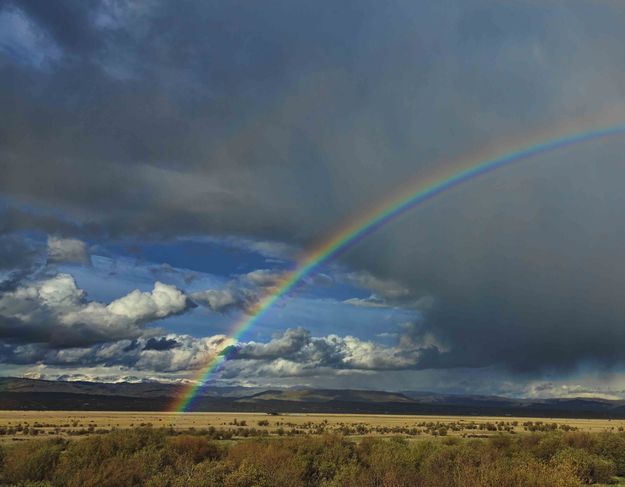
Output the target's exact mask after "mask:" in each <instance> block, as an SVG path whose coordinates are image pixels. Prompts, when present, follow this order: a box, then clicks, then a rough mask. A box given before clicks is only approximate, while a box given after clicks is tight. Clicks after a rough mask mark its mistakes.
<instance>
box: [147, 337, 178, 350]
mask: <svg viewBox="0 0 625 487" xmlns="http://www.w3.org/2000/svg"><path fill="white" fill-rule="evenodd" d="M178 345H179V344H178V342H177V341H176V340H174V339H173V338H166V337H161V338H154V337H151V338H149V339H148V341H147V342H145V346H144V347H143V350H159V351H162V350H171V349H172V348H176V347H177V346H178Z"/></svg>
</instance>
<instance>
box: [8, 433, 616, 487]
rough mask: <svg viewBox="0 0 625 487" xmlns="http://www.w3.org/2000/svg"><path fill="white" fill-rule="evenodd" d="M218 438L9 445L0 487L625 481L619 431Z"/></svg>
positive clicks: (433, 486) (432, 486) (123, 437)
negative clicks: (464, 436)
mask: <svg viewBox="0 0 625 487" xmlns="http://www.w3.org/2000/svg"><path fill="white" fill-rule="evenodd" d="M219 438H223V437H222V436H221V435H219V434H217V433H216V432H210V431H207V430H196V431H187V432H185V433H180V432H176V431H174V430H172V429H166V428H160V429H156V428H150V427H148V428H137V429H131V430H118V431H112V432H110V433H105V434H100V435H98V434H93V435H91V436H87V437H85V438H81V439H74V440H68V439H64V438H53V439H46V440H41V439H33V440H29V441H15V442H13V443H9V444H5V445H4V446H3V447H2V449H1V450H0V485H5V486H31V487H35V486H37V487H56V486H59V487H60V486H68V487H90V486H92V487H95V486H102V487H107V486H108V487H125V486H143V485H145V486H150V487H170V486H171V487H178V486H180V487H182V486H185V487H187V486H189V487H193V486H198V487H199V486H225V487H300V486H301V487H312V486H324V487H374V486H375V487H378V486H379V487H399V486H423V487H438V486H441V485H445V486H476V487H479V486H492V487H496V486H503V485H505V486H510V487H514V486H518V487H527V486H535V487H540V486H545V487H546V486H560V487H568V486H578V485H589V484H609V483H611V482H618V480H617V479H616V477H615V476H617V475H618V476H625V434H623V433H594V434H593V433H585V432H567V431H562V430H555V431H549V432H528V433H523V434H517V435H510V434H505V433H498V434H496V435H494V436H491V437H489V438H461V437H453V436H446V435H445V434H444V433H442V432H439V433H438V436H437V437H436V438H433V437H428V438H418V439H415V438H410V439H408V438H406V437H399V436H398V437H393V438H390V439H389V438H376V437H365V438H363V439H361V440H360V441H355V440H354V439H349V438H346V437H344V436H343V435H340V434H336V433H331V434H322V435H312V434H307V435H301V434H298V435H293V436H287V435H285V436H284V437H275V436H271V437H268V436H264V437H254V438H246V439H238V440H237V441H233V440H232V439H231V438H228V439H219Z"/></svg>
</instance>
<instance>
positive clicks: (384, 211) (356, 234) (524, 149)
mask: <svg viewBox="0 0 625 487" xmlns="http://www.w3.org/2000/svg"><path fill="white" fill-rule="evenodd" d="M623 134H625V124H620V125H614V126H610V127H606V128H601V129H597V130H592V131H585V132H577V133H574V134H569V135H565V136H560V137H556V138H552V139H548V140H544V139H543V141H541V142H538V143H535V142H534V143H531V144H527V143H526V144H524V145H523V146H521V147H520V148H517V149H515V150H513V151H508V152H505V153H502V154H499V155H496V156H494V157H484V156H482V157H473V158H469V161H473V162H468V163H467V162H465V163H464V164H463V163H461V164H454V165H453V167H454V169H453V170H452V171H451V172H450V171H449V166H448V165H447V171H448V172H447V173H445V174H439V175H436V176H434V177H430V178H429V179H428V180H425V181H424V180H420V181H416V182H413V183H411V184H408V185H407V186H406V187H405V188H404V189H403V190H401V191H399V192H397V193H395V196H394V197H393V198H391V199H388V200H386V201H384V202H382V204H379V205H377V206H375V207H373V208H372V209H371V210H370V211H369V212H367V213H364V214H362V215H361V216H360V217H358V218H356V219H354V220H353V221H351V222H350V223H349V224H347V225H345V226H344V227H342V229H341V230H339V231H337V232H336V233H334V234H333V235H332V236H331V237H330V238H328V239H327V240H325V241H324V242H323V243H322V244H321V245H318V246H317V247H315V248H313V249H312V250H311V251H309V252H308V253H306V254H305V255H304V256H303V257H302V258H300V259H299V262H298V264H297V266H296V267H295V268H294V270H292V271H290V272H287V273H286V274H285V275H284V276H283V277H282V278H281V279H280V281H279V282H278V283H277V284H276V285H275V286H274V287H273V288H272V291H271V292H270V293H268V294H266V295H265V296H264V297H263V298H262V299H260V300H259V301H258V303H257V304H256V305H255V306H254V308H253V309H252V310H249V311H248V314H247V315H245V316H244V317H243V318H242V319H241V320H239V321H238V322H236V323H235V324H234V326H233V327H232V331H231V333H230V338H228V339H227V340H226V343H225V344H224V349H223V350H222V352H221V353H219V354H217V355H216V356H215V357H214V358H213V359H212V360H210V361H209V362H208V363H207V364H206V365H205V366H204V367H203V368H202V369H200V370H199V372H198V373H197V375H196V376H195V377H194V379H193V380H192V381H191V382H190V383H189V385H187V386H185V387H186V389H185V390H184V391H183V393H182V394H181V396H180V398H179V399H178V400H177V401H176V402H175V403H174V404H173V407H172V410H173V411H177V412H185V411H188V410H189V409H190V408H191V406H192V404H193V400H194V398H195V397H196V396H197V395H198V393H199V391H200V390H201V388H202V387H203V386H204V385H205V384H206V382H207V381H208V380H209V379H210V378H211V376H212V375H213V374H215V373H216V372H217V371H218V370H219V369H220V367H221V366H222V364H223V363H224V362H225V361H226V360H227V359H228V357H229V356H230V355H231V354H233V353H236V347H235V345H236V343H237V342H238V341H239V339H240V337H241V335H243V333H245V332H246V331H247V330H249V329H250V328H251V327H252V326H254V324H255V323H257V322H258V321H259V320H260V319H262V318H263V316H265V315H266V314H267V312H268V311H269V310H270V309H271V308H272V306H273V305H274V304H275V303H276V302H277V301H279V300H280V299H281V298H282V297H284V296H285V295H286V294H287V293H289V292H290V291H292V290H293V289H294V288H295V287H296V286H297V285H298V283H300V282H301V281H302V280H303V279H304V278H305V277H306V276H308V275H310V274H311V273H312V272H313V271H314V270H316V269H318V268H319V267H320V266H321V265H322V264H324V263H326V262H328V261H329V260H331V259H334V258H336V257H337V256H339V255H340V254H342V253H343V252H345V251H346V250H348V249H350V248H351V247H353V246H354V245H356V244H357V243H358V242H360V241H361V240H363V239H364V238H366V237H367V236H368V235H370V234H372V233H374V232H375V231H376V230H378V229H379V228H380V227H382V226H384V225H386V224H387V223H388V222H390V221H392V220H394V219H396V218H397V217H399V216H400V215H402V214H404V213H405V212H407V211H408V210H410V209H412V208H414V207H416V206H418V205H420V204H422V203H424V202H426V201H428V200H431V199H433V198H435V197H437V196H439V195H441V194H443V193H446V192H447V191H451V190H452V189H454V188H456V187H458V186H460V185H462V184H464V183H467V182H469V181H471V180H473V179H476V178H479V177H481V176H484V175H486V174H488V173H491V172H493V171H496V170H498V169H500V168H502V167H505V166H508V165H511V164H514V163H516V162H519V161H523V160H527V159H530V158H532V157H535V156H538V155H540V154H545V153H548V152H553V151H556V150H560V149H564V148H567V147H571V146H574V145H579V144H583V143H586V142H590V141H594V140H597V139H604V138H608V137H614V136H619V135H623ZM476 161H477V162H476Z"/></svg>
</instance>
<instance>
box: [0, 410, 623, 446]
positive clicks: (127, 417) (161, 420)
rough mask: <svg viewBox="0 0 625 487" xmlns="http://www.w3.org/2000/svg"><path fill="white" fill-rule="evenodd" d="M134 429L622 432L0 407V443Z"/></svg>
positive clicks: (500, 422) (569, 422) (594, 422)
mask: <svg viewBox="0 0 625 487" xmlns="http://www.w3.org/2000/svg"><path fill="white" fill-rule="evenodd" d="M137 427H153V428H168V429H170V430H175V431H176V432H178V433H180V432H185V431H190V432H194V431H200V432H208V433H209V434H210V435H211V436H213V437H215V438H222V439H232V438H243V437H254V436H296V435H305V434H316V435H319V434H324V433H339V434H341V435H343V436H355V437H362V436H393V435H398V434H399V435H405V436H408V437H417V436H423V435H428V436H461V437H483V436H491V435H495V434H500V433H505V434H518V433H523V432H541V431H542V432H548V431H554V430H557V431H583V432H589V433H600V432H623V431H624V429H625V420H609V419H545V418H513V417H473V416H408V415H373V414H366V415H365V414H363V415H357V414H353V415H352V414H280V415H270V414H261V413H184V414H177V413H154V412H99V411H95V412H64V411H0V442H6V441H16V440H18V441H19V440H25V439H33V438H38V437H41V436H48V437H52V436H53V437H72V436H86V435H92V434H103V433H108V432H111V431H115V430H118V429H129V428H137Z"/></svg>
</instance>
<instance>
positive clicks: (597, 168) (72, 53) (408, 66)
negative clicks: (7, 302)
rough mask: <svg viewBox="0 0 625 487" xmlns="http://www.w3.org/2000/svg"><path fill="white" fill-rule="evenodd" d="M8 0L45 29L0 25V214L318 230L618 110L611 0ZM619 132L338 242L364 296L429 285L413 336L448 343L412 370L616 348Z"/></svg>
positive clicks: (133, 233) (206, 229)
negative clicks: (401, 190)
mask: <svg viewBox="0 0 625 487" xmlns="http://www.w3.org/2000/svg"><path fill="white" fill-rule="evenodd" d="M7 12H10V15H13V16H14V17H15V15H18V17H19V18H20V19H21V20H20V21H23V22H25V24H24V25H27V26H28V29H29V30H28V32H30V33H31V34H32V35H31V36H30V37H29V38H28V39H26V38H24V37H20V35H19V32H18V33H15V34H12V37H7V38H6V39H5V38H4V37H3V38H2V43H0V106H2V107H3V116H2V117H0V174H2V177H1V178H0V191H1V192H2V193H3V196H6V197H7V201H8V202H9V203H6V206H7V208H5V210H4V213H2V214H1V215H0V216H1V219H0V230H2V231H5V232H9V231H17V230H25V229H32V228H37V229H40V230H43V231H45V232H46V233H52V234H55V235H59V236H64V237H77V238H87V237H90V238H92V239H101V240H105V239H107V238H110V237H119V236H127V237H130V238H137V239H141V238H145V237H146V236H158V237H168V236H180V235H230V236H246V237H251V238H252V239H254V238H270V239H271V240H277V241H283V242H284V243H287V244H295V245H298V244H299V245H303V246H306V245H307V244H309V243H311V242H312V241H317V239H319V238H320V237H322V236H324V235H326V234H327V232H328V229H331V228H336V225H337V224H338V222H339V221H341V220H342V219H344V218H346V217H347V216H348V215H352V214H355V213H360V212H361V211H362V210H363V209H364V208H368V207H369V206H370V205H371V204H372V203H373V202H375V201H377V200H378V199H380V198H382V197H387V196H388V195H389V194H393V192H394V191H395V188H396V187H398V186H400V185H402V184H403V183H405V181H406V180H407V179H408V178H409V177H413V176H414V175H415V174H421V175H426V174H428V173H429V171H430V170H432V169H433V167H434V166H435V165H436V164H438V163H437V162H436V161H440V160H453V159H454V158H455V157H456V156H458V155H459V154H464V153H466V152H468V151H472V150H474V149H476V148H478V147H490V146H503V147H507V146H508V142H507V141H509V140H515V139H516V138H517V137H518V136H519V134H523V133H539V132H542V131H544V130H545V128H548V127H553V126H561V125H564V124H565V123H566V124H568V125H572V126H577V124H579V125H580V126H587V125H593V124H601V125H605V124H609V123H610V122H612V121H614V120H615V119H617V118H618V117H622V114H623V113H625V96H624V95H625V92H624V91H623V86H625V55H624V54H623V52H624V51H623V49H622V46H623V43H624V42H625V34H624V33H623V29H622V25H623V20H624V17H625V11H624V10H623V8H622V7H621V6H620V4H618V3H610V2H601V3H596V2H595V3H589V2H567V3H566V5H564V4H562V5H558V4H556V3H553V2H552V3H549V4H547V5H546V4H545V3H544V2H531V1H528V2H514V3H510V2H507V3H502V2H495V1H492V2H491V1H478V2H470V3H469V2H463V1H440V2H401V1H398V2H373V1H371V2H367V1H365V2H363V1H353V2H352V1H347V2H338V3H337V2H333V1H321V2H308V3H306V2H293V1H290V0H289V1H286V0H285V1H278V2H271V3H270V4H260V3H257V2H246V1H233V2H184V3H179V2H158V1H155V2H147V3H141V4H136V3H134V2H103V3H100V4H97V5H96V4H92V3H85V2H80V1H74V2H72V1H64V2H56V3H55V7H54V8H52V7H51V6H50V5H48V4H47V2H3V3H1V4H0V15H9V14H7ZM16 12H17V14H16ZM11 18H13V17H11ZM20 32H21V31H20ZM599 32H600V33H601V35H598V34H597V33H599ZM33 38H34V39H44V40H46V42H47V45H51V46H54V49H53V50H50V51H46V50H41V49H33V47H32V46H37V45H38V44H36V43H35V44H33V43H32V42H31V40H32V39H33ZM47 40H49V42H48V41H47ZM15 52H19V53H20V58H19V62H18V61H16V59H17V58H16V57H15V56H14V55H13V54H11V53H15ZM29 53H30V55H31V56H32V57H33V59H36V61H37V62H32V63H28V62H26V61H24V60H25V59H26V60H27V59H28V55H29ZM46 56H47V58H46ZM580 120H581V121H580ZM622 149H623V147H622V145H619V144H618V143H614V142H613V143H610V144H608V143H605V144H595V145H593V146H592V147H590V146H589V147H588V148H584V149H582V150H578V151H569V152H566V153H565V154H563V155H561V156H559V157H551V158H541V159H540V160H539V161H538V162H536V164H527V165H525V166H523V167H522V168H515V169H512V170H510V171H507V172H505V173H501V174H499V175H497V176H493V177H490V178H489V179H487V180H484V181H482V182H480V183H478V184H473V185H471V186H468V187H465V188H464V189H462V190H460V191H457V192H456V193H454V194H453V195H450V196H447V197H446V198H443V199H441V200H439V202H438V203H437V204H436V205H433V206H431V207H430V208H428V209H427V210H426V211H416V212H413V213H411V214H410V215H408V216H407V217H405V218H404V219H402V220H401V221H400V222H398V223H396V224H393V225H391V226H388V227H386V228H385V229H384V231H383V232H381V233H379V234H377V235H376V236H374V237H372V238H370V239H368V240H367V241H365V242H363V244H361V245H360V246H359V247H357V248H356V249H354V250H353V251H352V252H351V253H350V254H348V255H346V256H345V257H344V259H345V260H344V262H345V263H346V264H348V265H350V266H352V267H353V268H354V269H359V270H363V271H367V272H368V274H362V275H370V276H374V277H372V278H370V279H369V280H368V284H367V283H365V282H364V281H363V279H360V280H359V283H360V284H358V285H361V286H364V287H367V286H368V287H369V289H370V291H371V292H372V297H371V298H369V299H368V300H366V299H360V301H358V302H356V301H352V304H360V305H403V306H411V307H418V306H417V304H416V303H421V304H422V303H423V302H422V301H419V300H420V299H421V298H426V299H427V300H429V301H428V303H429V304H428V306H427V307H426V308H427V309H423V312H424V320H423V323H422V324H420V326H419V327H417V328H416V329H414V330H411V331H410V333H411V334H412V338H410V339H408V338H405V340H404V341H406V340H408V341H410V340H412V341H413V342H414V343H430V342H431V341H432V340H434V341H436V342H437V343H441V344H444V345H445V346H444V347H443V346H441V347H436V346H426V345H424V347H425V348H424V350H423V351H421V355H420V356H419V358H418V360H413V359H414V357H409V360H408V359H407V360H406V362H405V363H404V365H402V367H403V366H406V365H405V364H408V365H407V366H410V367H453V366H471V367H477V366H486V365H491V364H499V365H504V366H507V367H509V368H511V369H515V370H518V369H528V368H529V369H542V368H546V367H556V368H562V369H566V368H571V367H573V366H574V365H575V364H577V363H578V362H580V361H584V360H595V361H604V362H609V363H613V362H617V361H622V360H624V359H625V332H623V331H622V330H624V329H625V328H624V327H623V326H622V323H623V322H624V320H625V308H624V306H623V304H622V303H623V302H624V300H623V299H622V296H621V290H622V289H623V288H625V253H624V252H625V250H624V249H625V246H623V245H622V242H623V241H624V240H625V230H624V228H623V226H622V225H621V224H620V222H621V220H622V215H621V212H622V208H623V203H624V198H623V196H622V195H623V190H622V187H621V186H622V184H621V182H622V181H623V180H625V169H624V168H625V165H623V164H622V156H621V154H622ZM545 168H547V169H545ZM5 250H6V255H7V256H10V255H15V257H14V258H15V259H21V258H23V257H25V256H21V257H20V256H19V255H18V254H19V252H18V253H17V254H15V253H14V254H11V252H14V250H11V249H10V248H9V247H7V248H6V249H5ZM7 258H9V259H10V258H11V257H6V256H5V257H2V256H0V262H3V261H2V260H1V259H5V260H6V259H7ZM362 275H361V276H362ZM261 277H263V276H261ZM365 280H366V279H365ZM233 293H234V291H233ZM231 294H232V293H231ZM204 298H205V299H204V303H205V304H206V303H207V305H208V306H210V307H211V308H213V309H218V308H219V309H223V307H224V306H226V307H227V306H233V305H234V306H241V304H240V303H247V302H248V301H249V299H247V296H240V295H237V296H235V295H234V294H232V295H230V294H228V295H227V294H224V293H223V292H222V293H221V294H215V293H212V294H208V295H205V296H204ZM421 304H420V305H419V306H421ZM420 309H421V308H420ZM10 319H13V318H10ZM11 326H13V325H11ZM124 336H125V335H124ZM134 336H135V335H132V334H131V335H130V336H129V337H130V338H133V337H134ZM316 343H317V344H316V345H315V346H317V347H325V345H324V343H325V342H324V343H322V342H321V341H318V342H316ZM330 348H332V347H330ZM339 348H340V347H339ZM332 349H333V350H334V348H332ZM259 350H261V349H260V348H258V349H257V350H256V352H255V353H260V351H259ZM425 350H427V353H426V351H425ZM246 353H252V352H251V349H250V350H248V351H247V352H246ZM267 353H269V352H267ZM318 353H320V354H322V352H321V351H318ZM362 353H363V356H366V347H365V348H364V349H363V350H362ZM322 355H323V354H322ZM324 360H326V359H324ZM358 360H359V361H360V360H361V359H360V358H359V359H358ZM363 360H364V359H363ZM385 360H386V358H379V360H378V362H376V363H380V364H383V365H382V366H381V367H387V366H388V367H390V365H384V364H386V363H387V362H385ZM327 361H331V359H330V358H328V359H327ZM374 362H375V360H374V361H373V362H371V363H372V364H373V363H374ZM372 366H373V365H372Z"/></svg>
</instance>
